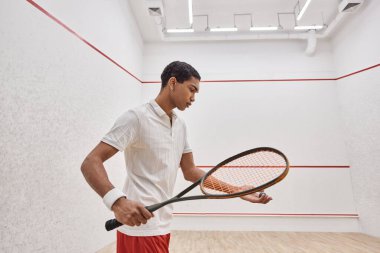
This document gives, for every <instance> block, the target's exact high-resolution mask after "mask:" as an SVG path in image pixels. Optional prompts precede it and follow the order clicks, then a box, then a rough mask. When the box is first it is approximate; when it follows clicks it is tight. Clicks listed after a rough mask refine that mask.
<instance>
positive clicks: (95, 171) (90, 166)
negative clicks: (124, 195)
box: [81, 157, 114, 198]
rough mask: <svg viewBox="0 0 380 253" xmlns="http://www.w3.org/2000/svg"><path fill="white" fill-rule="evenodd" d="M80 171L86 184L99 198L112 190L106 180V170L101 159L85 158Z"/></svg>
mask: <svg viewBox="0 0 380 253" xmlns="http://www.w3.org/2000/svg"><path fill="white" fill-rule="evenodd" d="M81 171H82V174H83V176H84V178H85V179H86V181H87V183H88V184H89V185H90V186H91V188H92V189H94V191H95V192H97V193H98V194H99V196H100V197H102V198H103V197H104V195H105V194H106V193H107V192H108V191H110V190H111V189H113V188H114V186H113V185H112V183H111V182H110V181H109V179H108V175H107V172H106V169H105V168H104V165H103V162H102V161H101V159H97V158H91V157H87V158H86V159H85V160H84V161H83V163H82V166H81Z"/></svg>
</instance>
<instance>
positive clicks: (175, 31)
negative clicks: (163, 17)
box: [166, 29, 194, 33]
mask: <svg viewBox="0 0 380 253" xmlns="http://www.w3.org/2000/svg"><path fill="white" fill-rule="evenodd" d="M166 32H167V33H192V32H194V29H166Z"/></svg>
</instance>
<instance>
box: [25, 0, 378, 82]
mask: <svg viewBox="0 0 380 253" xmlns="http://www.w3.org/2000/svg"><path fill="white" fill-rule="evenodd" d="M26 1H27V2H29V3H30V4H31V5H33V6H34V7H35V8H37V9H38V10H40V11H41V12H42V13H44V14H45V15H46V16H48V17H49V18H51V19H52V20H53V21H55V22H56V23H57V24H59V25H60V26H62V27H63V28H65V29H66V30H67V31H69V32H70V33H72V34H73V35H74V36H76V37H77V38H79V39H80V40H81V41H83V42H84V43H86V44H87V45H88V46H90V47H91V48H92V49H94V50H95V51H96V52H98V53H99V54H101V55H102V56H104V57H105V58H106V59H108V60H109V61H110V62H112V63H113V64H115V65H116V66H117V67H119V68H120V69H122V70H123V71H124V72H126V73H127V74H128V75H130V76H131V77H133V78H134V79H136V80H137V81H138V82H140V83H141V84H156V83H161V82H160V81H142V80H141V79H140V78H138V77H137V76H135V75H134V74H132V73H131V72H130V71H128V70H127V69H125V68H124V67H123V66H121V65H120V64H119V63H117V62H116V61H115V60H113V59H112V58H111V57H109V56H108V55H106V54H105V53H103V52H102V51H101V50H100V49H98V48H97V47H95V46H94V45H93V44H91V43H90V42H88V41H87V40H86V39H84V38H83V37H82V36H80V35H79V34H78V33H76V32H75V31H74V30H72V29H71V28H70V27H68V26H67V25H65V24H64V23H63V22H62V21H60V20H59V19H57V18H56V17H54V16H53V15H52V14H51V13H49V12H48V11H46V10H45V9H44V8H42V7H41V6H40V5H38V4H37V3H36V2H34V1H33V0H26ZM377 67H380V64H375V65H373V66H370V67H367V68H364V69H361V70H358V71H355V72H352V73H349V74H346V75H343V76H340V77H337V78H295V79H252V80H204V81H202V83H242V82H247V83H248V82H249V83H252V82H308V81H336V80H340V79H344V78H347V77H350V76H353V75H356V74H359V73H361V72H364V71H368V70H370V69H374V68H377Z"/></svg>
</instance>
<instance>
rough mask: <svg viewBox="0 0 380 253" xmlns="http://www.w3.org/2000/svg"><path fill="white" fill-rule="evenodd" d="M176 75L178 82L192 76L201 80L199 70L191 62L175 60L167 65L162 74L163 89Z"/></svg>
mask: <svg viewBox="0 0 380 253" xmlns="http://www.w3.org/2000/svg"><path fill="white" fill-rule="evenodd" d="M171 77H175V78H176V79H177V81H178V82H180V83H183V82H184V81H187V80H189V79H191V78H192V77H194V78H196V79H198V80H199V81H200V80H201V76H200V75H199V73H198V71H197V70H196V69H195V68H193V66H191V65H190V64H188V63H186V62H181V61H173V62H172V63H170V64H169V65H168V66H166V67H165V69H164V71H163V72H162V74H161V89H163V88H165V86H166V85H167V83H168V81H169V79H170V78H171Z"/></svg>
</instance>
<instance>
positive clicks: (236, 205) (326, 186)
mask: <svg viewBox="0 0 380 253" xmlns="http://www.w3.org/2000/svg"><path fill="white" fill-rule="evenodd" d="M304 47H305V44H304V42H302V41H274V42H273V41H272V42H270V41H249V42H216V43H211V42H210V43H167V44H160V43H151V44H146V46H145V49H144V64H143V67H144V68H143V80H144V81H159V77H160V73H161V71H162V69H163V68H164V67H165V66H166V65H167V64H168V63H169V62H171V61H173V60H182V61H186V62H189V63H190V64H192V65H193V66H194V67H195V68H196V69H197V70H198V71H199V72H200V74H201V76H202V80H203V81H204V82H201V88H200V93H199V94H198V95H197V96H196V102H195V103H194V105H193V106H192V108H190V109H189V110H188V111H185V112H184V113H181V115H182V117H184V118H185V120H186V122H187V125H188V132H189V140H190V143H191V145H192V147H193V152H194V155H195V162H196V164H197V165H198V166H212V165H215V164H217V163H218V162H220V161H221V160H223V159H225V158H227V157H229V156H231V155H233V154H236V153H238V152H240V151H243V150H246V149H249V148H254V147H259V146H271V147H275V148H278V149H280V150H282V151H283V152H284V153H285V154H286V155H287V156H288V158H289V160H290V163H291V165H292V166H293V167H292V168H291V170H290V172H289V176H288V177H287V178H286V179H285V181H284V182H281V183H280V184H279V185H277V186H275V187H273V188H271V189H268V191H267V192H268V193H269V194H270V195H272V196H273V198H274V200H273V201H272V202H271V203H270V204H268V205H252V204H249V203H246V202H243V201H240V200H226V201H223V202H222V201H219V202H218V201H217V200H213V201H207V200H204V201H198V202H182V203H176V204H175V205H174V207H175V212H176V217H175V220H174V224H173V228H175V229H209V230H279V231H284V230H287V231H358V229H359V228H358V222H357V217H356V215H355V214H356V208H355V204H354V201H353V195H352V186H351V178H350V169H349V161H348V159H347V156H346V150H345V146H344V135H343V134H342V131H341V130H342V126H341V121H340V118H339V117H340V116H339V107H338V103H337V99H336V98H337V90H336V82H335V81H334V80H315V81H307V80H300V79H329V78H335V77H336V73H335V68H334V63H333V58H332V53H331V48H330V46H329V44H328V43H325V42H319V45H318V50H317V52H316V55H315V56H314V57H307V56H306V55H305V54H304V53H303V51H304ZM263 79H265V80H267V81H258V82H254V81H251V82H249V81H248V82H245V81H240V82H231V81H228V80H263ZM276 79H277V80H278V79H297V80H288V81H274V80H276ZM211 80H214V81H215V80H225V81H220V82H208V81H211ZM271 80H272V81H271ZM159 89H160V84H157V83H145V84H144V85H143V100H144V101H148V100H149V99H151V98H154V97H155V96H156V94H157V93H158V91H159ZM309 166H311V168H310V167H309ZM336 166H342V167H339V168H337V167H336ZM177 182H178V183H177V185H176V189H175V191H176V192H178V191H180V189H182V188H184V187H185V186H186V185H188V184H189V183H188V182H185V181H184V180H183V179H182V176H181V173H179V176H178V181H177ZM201 224H202V225H201ZM198 225H199V226H198Z"/></svg>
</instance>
